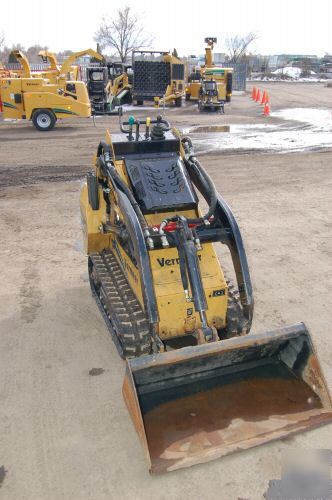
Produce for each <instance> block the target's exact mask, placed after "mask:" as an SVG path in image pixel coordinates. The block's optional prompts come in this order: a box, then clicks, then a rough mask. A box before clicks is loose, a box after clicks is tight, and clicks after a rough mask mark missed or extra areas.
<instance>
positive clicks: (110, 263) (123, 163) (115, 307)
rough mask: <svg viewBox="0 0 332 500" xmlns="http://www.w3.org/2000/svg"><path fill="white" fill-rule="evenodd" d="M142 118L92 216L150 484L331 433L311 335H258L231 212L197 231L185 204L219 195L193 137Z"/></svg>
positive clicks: (220, 211) (120, 139) (94, 269)
mask: <svg viewBox="0 0 332 500" xmlns="http://www.w3.org/2000/svg"><path fill="white" fill-rule="evenodd" d="M121 116H122V115H120V117H121ZM130 118H131V119H130V120H128V121H127V122H124V123H123V122H121V132H122V134H117V135H116V134H115V135H114V136H113V137H111V135H110V133H109V132H107V133H106V138H105V140H104V141H102V142H101V143H100V144H99V146H98V150H97V155H96V157H95V163H94V167H93V171H92V172H89V173H88V175H87V182H86V183H85V184H84V185H83V187H82V190H81V195H80V210H81V218H82V227H83V236H84V243H85V249H86V252H87V254H88V271H89V280H90V285H91V290H92V294H93V296H94V297H95V299H96V302H97V304H98V307H99V309H100V311H101V314H102V315H103V317H104V320H105V323H106V325H107V327H108V330H109V332H110V333H111V335H112V337H113V340H114V342H115V345H116V347H117V349H118V351H119V353H120V354H121V356H123V357H126V358H127V368H126V375H125V379H124V383H123V396H124V399H125V402H126V405H127V408H128V410H129V413H130V415H131V418H132V421H133V424H134V426H135V428H136V430H137V433H138V435H139V437H140V440H141V442H142V444H143V447H144V449H145V452H146V457H147V460H148V463H149V468H150V471H151V472H154V473H161V472H166V471H174V470H176V469H179V468H182V467H189V466H191V465H194V464H198V463H203V462H207V461H209V460H213V459H216V458H220V457H222V456H224V455H227V454H229V453H233V452H235V451H238V450H246V449H248V448H251V447H254V446H258V445H260V444H263V443H266V442H268V441H271V440H274V439H280V438H285V437H286V436H289V435H292V434H295V433H297V432H303V431H305V430H309V429H312V428H315V427H319V426H321V425H324V424H327V423H331V422H332V403H331V398H330V395H329V392H328V387H327V385H326V382H325V380H324V376H323V374H322V370H321V367H320V364H319V361H318V358H317V354H316V351H315V349H314V346H313V343H312V340H311V337H310V334H309V332H308V330H307V329H306V327H305V325H304V324H303V323H298V324H295V325H291V326H286V327H283V328H280V329H278V330H275V331H268V332H264V333H261V334H251V333H250V334H249V335H248V333H249V330H250V326H251V320H252V312H253V296H252V288H251V282H250V276H249V269H248V266H247V261H246V258H245V253H244V247H243V244H242V239H241V236H240V233H239V230H238V226H237V224H236V222H235V219H234V217H233V215H232V214H231V210H230V208H229V207H228V205H227V204H225V202H224V200H223V199H222V197H221V196H220V195H218V196H215V197H214V196H213V195H212V194H211V196H212V197H214V199H215V200H216V204H215V207H216V208H215V210H214V211H213V216H212V218H211V216H210V215H209V216H208V215H205V216H204V217H203V219H204V220H205V223H204V225H200V226H199V227H197V226H196V225H195V224H196V223H197V221H199V222H198V224H201V223H202V215H201V213H200V210H199V206H198V198H196V197H195V196H193V197H191V196H189V198H185V199H186V200H187V201H186V202H184V198H183V196H184V194H183V193H187V194H188V191H186V190H187V187H186V186H188V184H186V181H189V180H190V182H193V185H194V186H195V187H196V188H197V189H198V190H199V192H200V193H201V194H202V195H203V196H204V197H205V196H206V194H207V191H206V190H205V191H204V188H203V187H202V186H203V184H204V182H202V183H200V182H199V179H200V178H201V179H203V178H204V179H205V180H206V182H208V180H207V177H205V174H204V172H205V171H204V170H203V169H202V168H201V165H200V164H199V162H198V161H196V157H195V155H194V150H193V144H192V142H191V140H190V138H188V137H180V134H179V133H178V132H177V131H175V130H174V129H173V130H171V129H170V125H169V123H168V122H166V120H163V119H162V118H161V117H158V118H157V119H156V120H154V121H152V120H151V121H150V118H148V119H147V120H146V122H143V121H139V120H135V119H134V118H133V117H130ZM120 120H121V118H120ZM161 120H163V122H164V124H165V125H166V126H167V127H168V128H167V129H166V133H165V134H164V136H162V130H161V128H160V127H161V123H162V122H161ZM152 122H153V123H154V127H155V128H154V129H152V131H151V124H152ZM125 125H127V126H128V127H129V128H126V127H125ZM143 126H145V130H143V131H142V127H143ZM135 127H136V128H135ZM140 127H141V128H140ZM165 159H166V160H165ZM183 167H184V168H183ZM177 169H178V170H177ZM181 169H182V170H181ZM145 172H146V173H145ZM180 172H182V174H180ZM179 175H181V178H180V177H179ZM200 176H203V177H200ZM151 179H152V180H151ZM167 179H168V180H167ZM168 181H169V182H168ZM209 185H210V191H209V192H213V193H214V194H215V195H216V192H215V190H214V188H213V185H212V184H209ZM158 186H159V187H161V188H163V187H164V189H163V190H160V189H159V190H158V189H155V188H156V187H158ZM179 186H180V188H179V189H178V187H179ZM199 187H201V190H200V189H199ZM148 190H150V191H151V192H153V191H155V192H156V193H157V194H151V193H149V192H148ZM179 193H181V194H179ZM191 193H192V192H191ZM187 194H186V196H187ZM192 195H193V193H192ZM163 196H164V197H163ZM205 199H207V201H209V200H211V199H212V198H211V197H209V196H207V197H206V198H205ZM168 200H169V204H167V202H168ZM172 200H173V202H172ZM188 200H189V201H188ZM193 200H194V201H193ZM192 201H193V202H192ZM208 204H209V205H210V206H211V205H212V204H211V203H210V201H209V203H208ZM138 206H140V207H142V210H141V212H140V211H139V210H138V209H137V207H138ZM135 207H136V210H135V209H134V208H135ZM158 207H159V208H158ZM193 207H194V208H193ZM210 210H211V208H210ZM208 213H210V212H208ZM206 222H207V223H206ZM210 222H211V224H210ZM146 223H147V224H146ZM172 224H173V225H172ZM182 224H183V225H182ZM190 224H191V226H190ZM166 227H167V228H168V229H167V231H169V232H168V233H167V237H166V233H165V232H162V231H164V230H165V231H166ZM190 228H193V229H190ZM146 231H147V233H146ZM165 238H166V240H167V241H166V242H165ZM222 238H225V240H223V239H222ZM194 240H195V243H194ZM197 240H199V241H197ZM223 241H225V242H226V244H227V242H230V246H229V247H228V248H229V250H230V253H231V256H232V261H233V264H234V271H235V274H236V277H237V284H238V288H239V294H240V302H239V301H238V302H236V303H235V302H234V301H232V299H233V298H234V293H233V292H234V290H233V289H232V285H231V284H230V283H229V282H228V281H227V282H226V280H225V276H224V272H223V268H222V263H221V262H220V261H219V259H218V257H217V254H216V250H215V245H216V244H217V243H222V242H223ZM193 255H194V259H191V256H193ZM184 262H185V270H186V272H187V273H188V276H190V277H191V278H190V283H189V288H190V290H189V293H186V292H188V290H187V289H186V286H187V284H188V283H187V284H186V280H185V278H184V275H183V267H181V266H182V265H183V263H184ZM180 264H181V266H180ZM189 264H190V265H189ZM239 270H240V271H239ZM195 276H196V277H197V276H200V283H198V282H197V281H196V282H195ZM241 280H242V281H241ZM201 285H202V288H203V290H204V296H205V298H206V308H205V309H204V312H205V313H206V320H207V324H208V327H211V328H209V331H211V330H214V331H215V332H216V333H217V335H211V336H209V337H208V338H207V336H206V334H205V333H204V328H205V332H206V321H205V319H204V315H202V314H201V313H202V308H201V309H199V307H200V305H199V303H198V300H199V297H200V296H202V295H200V294H201ZM236 304H237V306H238V307H239V308H240V311H239V310H238V309H237V306H236ZM204 307H205V306H204ZM234 307H235V316H234ZM197 310H198V311H200V314H198V313H197V312H196V311H197ZM232 311H233V312H232ZM232 318H233V319H232ZM243 319H244V322H242V320H243ZM234 320H235V321H236V327H235V329H234V328H233V327H232V328H230V329H228V328H229V326H230V325H232V321H234ZM204 322H205V326H204ZM225 326H226V329H224V327H225ZM233 326H234V324H233ZM238 326H240V328H238ZM190 339H191V341H190V342H188V341H189V340H190ZM193 339H194V340H193ZM220 467H221V470H222V465H221V466H220Z"/></svg>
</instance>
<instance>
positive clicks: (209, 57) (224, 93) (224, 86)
mask: <svg viewBox="0 0 332 500" xmlns="http://www.w3.org/2000/svg"><path fill="white" fill-rule="evenodd" d="M215 40H216V39H211V38H210V39H206V42H207V44H208V45H207V47H206V48H205V64H204V65H203V66H200V67H199V68H198V69H197V71H195V72H194V73H193V74H192V76H190V75H189V78H188V81H187V84H186V88H185V95H186V100H187V101H188V100H191V99H192V100H193V101H198V99H199V93H200V88H201V80H204V79H213V80H215V81H216V83H217V87H218V99H219V100H220V101H227V102H229V101H230V100H231V96H232V88H231V84H230V83H229V81H230V80H231V78H232V75H233V68H224V67H222V66H217V65H215V64H214V62H213V47H214V43H215ZM194 75H197V79H194Z"/></svg>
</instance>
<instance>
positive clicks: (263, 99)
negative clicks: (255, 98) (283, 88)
mask: <svg viewBox="0 0 332 500" xmlns="http://www.w3.org/2000/svg"><path fill="white" fill-rule="evenodd" d="M265 103H266V90H264V92H263V97H262V100H261V104H265Z"/></svg>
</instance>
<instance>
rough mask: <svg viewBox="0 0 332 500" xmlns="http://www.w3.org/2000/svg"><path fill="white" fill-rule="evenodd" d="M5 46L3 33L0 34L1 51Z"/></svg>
mask: <svg viewBox="0 0 332 500" xmlns="http://www.w3.org/2000/svg"><path fill="white" fill-rule="evenodd" d="M4 46H5V34H4V32H3V31H2V32H1V33H0V51H1V50H2V49H3V47H4Z"/></svg>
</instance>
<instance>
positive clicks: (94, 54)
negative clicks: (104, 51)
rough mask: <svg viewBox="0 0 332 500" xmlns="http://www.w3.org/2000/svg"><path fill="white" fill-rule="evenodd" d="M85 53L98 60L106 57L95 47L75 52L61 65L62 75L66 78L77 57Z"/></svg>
mask: <svg viewBox="0 0 332 500" xmlns="http://www.w3.org/2000/svg"><path fill="white" fill-rule="evenodd" d="M85 55H89V56H91V57H94V58H95V59H98V61H103V60H104V57H103V56H102V55H101V54H99V53H98V52H96V51H95V50H93V49H86V50H81V51H80V52H74V54H71V55H70V56H69V57H68V58H67V59H66V60H65V62H64V63H63V65H62V66H61V68H60V77H61V78H64V77H65V76H66V74H67V73H68V72H69V71H70V68H71V67H72V65H73V64H74V62H75V61H76V59H78V58H79V57H81V56H85Z"/></svg>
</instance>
